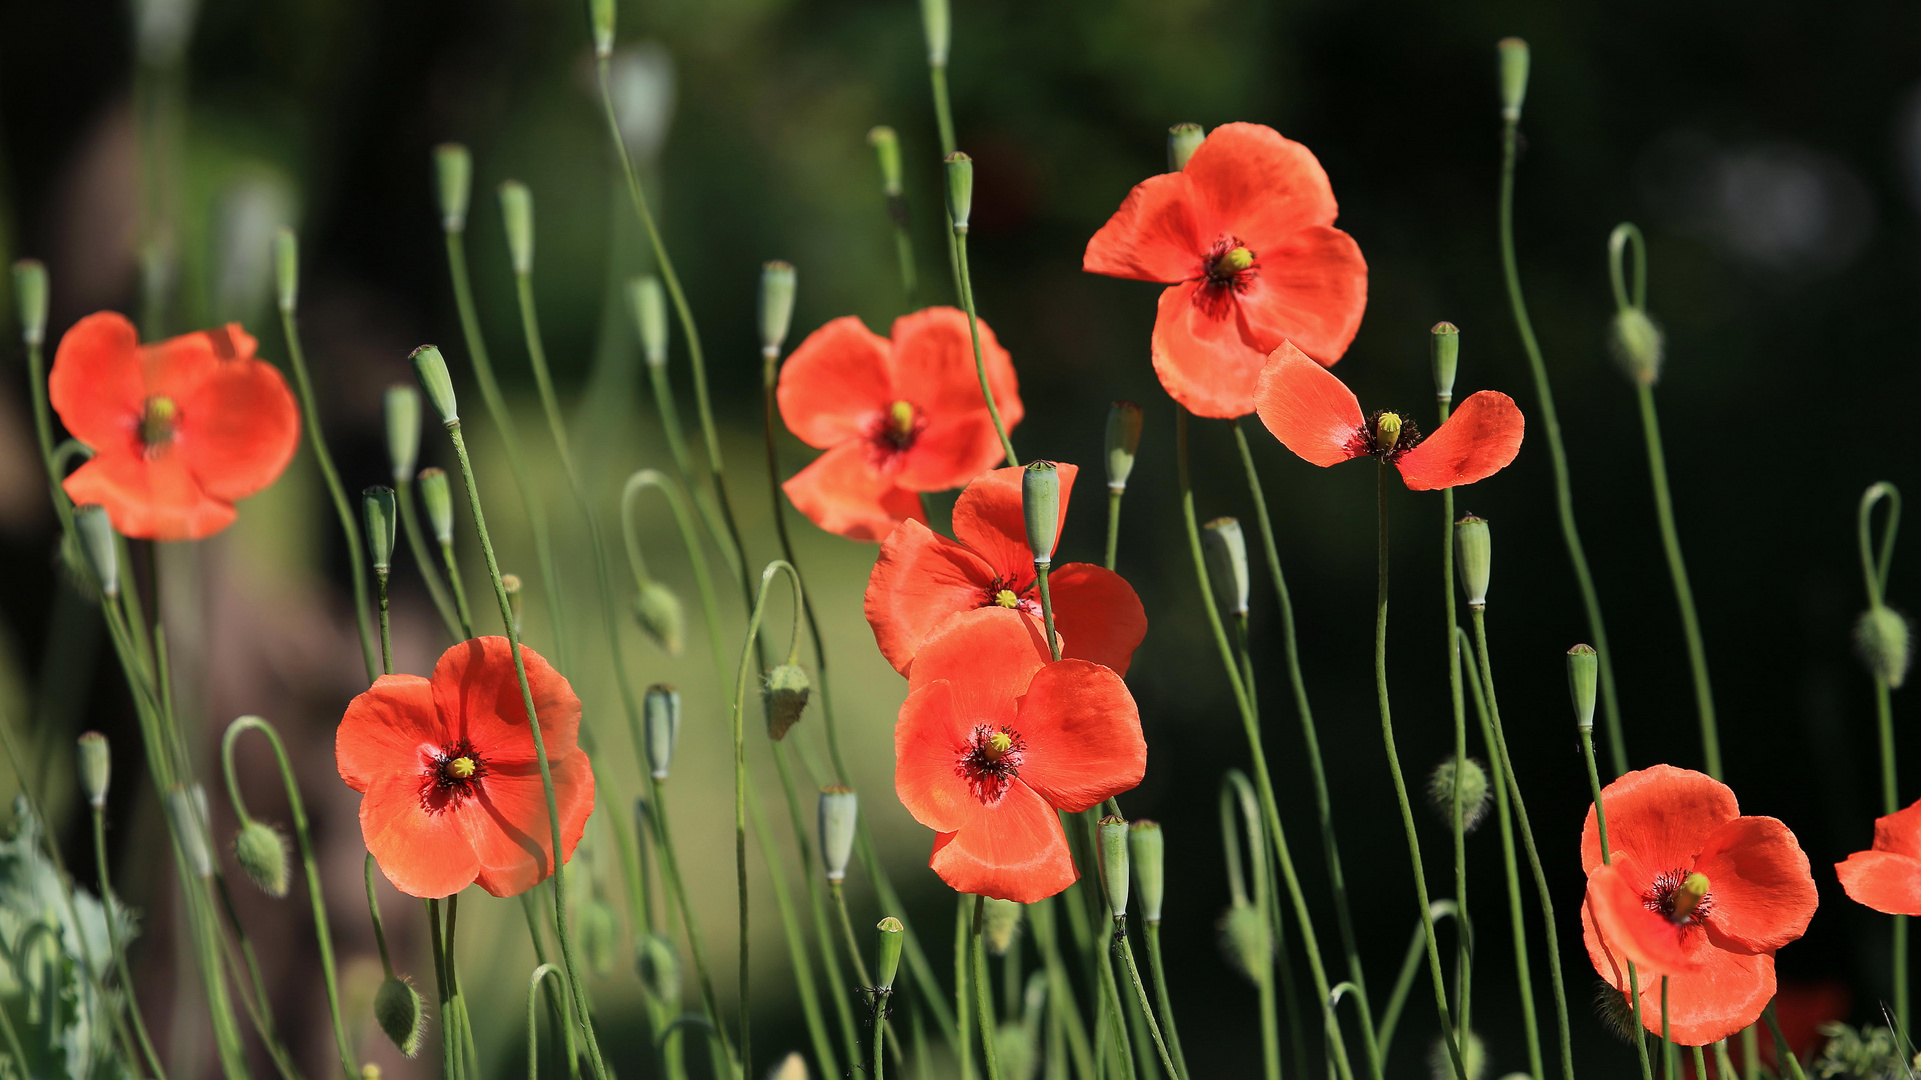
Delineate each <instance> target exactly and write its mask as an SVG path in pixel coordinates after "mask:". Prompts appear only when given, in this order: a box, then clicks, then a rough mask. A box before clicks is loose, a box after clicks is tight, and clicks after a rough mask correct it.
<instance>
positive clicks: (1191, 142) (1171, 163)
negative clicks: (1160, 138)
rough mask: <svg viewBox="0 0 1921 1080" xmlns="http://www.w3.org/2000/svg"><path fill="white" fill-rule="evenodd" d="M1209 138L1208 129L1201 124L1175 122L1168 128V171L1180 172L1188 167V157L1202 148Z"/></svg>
mask: <svg viewBox="0 0 1921 1080" xmlns="http://www.w3.org/2000/svg"><path fill="white" fill-rule="evenodd" d="M1206 140H1207V131H1206V130H1205V129H1203V128H1202V127H1201V125H1199V124H1175V125H1174V126H1173V127H1171V128H1168V129H1167V171H1168V172H1180V171H1181V170H1182V169H1185V168H1187V159H1188V158H1191V157H1193V156H1194V151H1196V150H1199V149H1200V148H1201V143H1203V142H1205V141H1206Z"/></svg>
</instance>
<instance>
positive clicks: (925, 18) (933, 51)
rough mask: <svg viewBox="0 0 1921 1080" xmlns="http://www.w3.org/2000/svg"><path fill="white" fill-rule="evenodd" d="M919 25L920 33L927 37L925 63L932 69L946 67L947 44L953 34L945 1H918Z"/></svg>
mask: <svg viewBox="0 0 1921 1080" xmlns="http://www.w3.org/2000/svg"><path fill="white" fill-rule="evenodd" d="M920 25H921V31H922V32H923V33H925V34H926V35H927V63H928V64H929V65H930V66H933V67H938V68H944V67H946V66H947V43H948V39H949V37H950V35H951V34H952V32H953V31H952V27H953V21H952V19H951V18H950V17H949V15H948V11H947V0H920Z"/></svg>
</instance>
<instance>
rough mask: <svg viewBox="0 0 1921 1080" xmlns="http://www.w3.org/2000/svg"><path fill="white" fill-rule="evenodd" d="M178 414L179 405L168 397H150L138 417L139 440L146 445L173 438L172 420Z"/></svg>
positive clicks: (157, 443)
mask: <svg viewBox="0 0 1921 1080" xmlns="http://www.w3.org/2000/svg"><path fill="white" fill-rule="evenodd" d="M179 415H180V406H178V405H176V404H174V400H173V399H172V398H170V397H150V398H148V399H147V409H146V412H145V414H144V415H142V416H141V418H140V441H141V442H143V443H146V444H147V445H148V446H156V445H159V444H161V443H165V442H167V441H169V440H171V439H172V438H173V422H174V419H175V418H176V417H178V416H179Z"/></svg>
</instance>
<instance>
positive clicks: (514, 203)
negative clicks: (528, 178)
mask: <svg viewBox="0 0 1921 1080" xmlns="http://www.w3.org/2000/svg"><path fill="white" fill-rule="evenodd" d="M500 221H501V224H502V225H504V226H506V229H507V255H508V257H509V258H510V259H511V260H512V261H513V264H514V273H516V274H531V273H533V272H534V193H533V192H531V191H529V190H527V185H526V184H523V183H521V182H520V181H518V180H508V181H506V182H504V183H502V184H501V185H500Z"/></svg>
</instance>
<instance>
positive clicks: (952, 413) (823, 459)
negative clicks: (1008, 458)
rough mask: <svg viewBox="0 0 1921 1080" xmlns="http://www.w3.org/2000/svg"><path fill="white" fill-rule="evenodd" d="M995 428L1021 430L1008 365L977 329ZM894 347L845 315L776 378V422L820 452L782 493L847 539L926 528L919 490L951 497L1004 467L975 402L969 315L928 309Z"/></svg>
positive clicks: (813, 337) (908, 323) (988, 333)
mask: <svg viewBox="0 0 1921 1080" xmlns="http://www.w3.org/2000/svg"><path fill="white" fill-rule="evenodd" d="M980 332H981V356H982V358H983V359H984V360H985V361H986V364H987V383H988V385H989V386H991V387H992V388H993V390H994V403H995V404H996V405H997V406H999V407H1000V413H1001V421H1002V422H1003V423H1005V424H1006V425H1007V429H1008V430H1009V431H1012V430H1014V426H1015V425H1016V424H1019V423H1020V421H1021V414H1022V409H1021V398H1020V389H1019V387H1018V385H1017V384H1016V382H1015V379H1014V362H1013V361H1012V360H1011V359H1009V357H1008V355H1007V350H1006V349H1003V348H1001V346H1000V342H999V341H997V340H995V338H994V332H993V331H992V330H990V329H988V328H987V324H986V323H985V322H983V323H981V324H980ZM892 333H893V339H892V340H891V341H890V340H889V339H887V338H884V337H881V336H880V335H879V334H876V333H874V332H873V331H871V330H869V329H867V327H866V326H864V325H862V324H861V321H860V320H859V319H857V318H855V317H854V316H852V315H848V316H844V317H842V318H839V319H835V320H834V321H833V322H830V323H828V324H827V325H826V326H823V327H821V328H820V329H818V330H816V331H814V332H813V333H811V334H809V335H807V340H806V341H803V342H801V343H800V347H799V348H797V349H795V350H794V352H793V355H791V356H789V357H788V358H787V363H786V364H785V365H783V366H782V367H781V371H780V389H779V392H778V393H779V401H780V416H781V419H782V420H784V421H786V423H787V430H789V431H791V432H793V433H794V435H795V437H797V438H799V439H800V441H801V442H804V443H806V444H807V445H809V446H812V447H815V448H817V449H821V450H825V451H827V452H826V453H825V454H822V455H821V456H820V457H819V458H817V459H816V460H815V461H814V463H813V464H812V465H809V466H807V467H806V468H805V469H802V470H801V471H800V472H798V473H796V474H795V475H794V477H793V479H791V480H788V481H787V482H786V483H785V484H783V485H781V487H782V489H783V490H784V491H786V492H787V497H788V499H790V500H792V501H793V504H794V508H795V509H796V510H799V511H800V512H801V513H803V514H806V515H807V516H808V518H809V519H811V520H812V521H813V522H814V524H816V525H819V526H820V527H821V528H823V529H826V530H827V531H828V532H831V533H839V534H840V535H842V536H845V537H847V538H848V539H849V540H884V539H886V538H887V534H888V533H890V532H892V531H893V530H894V526H896V525H898V524H900V523H901V522H903V521H926V520H927V518H926V515H925V514H923V513H922V512H921V505H920V499H919V498H918V497H917V496H916V494H915V493H916V492H921V491H946V490H947V489H949V488H957V487H960V486H961V485H962V484H965V483H967V482H968V481H969V480H972V479H973V478H974V477H976V476H979V475H980V474H981V472H982V471H983V470H985V469H989V468H992V467H993V465H994V462H996V461H998V460H1000V458H1001V444H1000V437H999V436H998V435H997V434H995V432H994V420H993V417H992V416H990V415H989V414H988V412H987V400H986V399H985V398H984V397H982V396H981V386H980V376H979V374H978V373H976V371H975V370H974V343H973V336H972V334H971V333H970V332H969V330H968V325H967V315H966V313H965V312H961V311H956V310H955V309H953V308H950V307H932V308H926V309H924V310H921V311H916V312H914V313H913V314H912V315H903V316H901V317H900V318H898V319H895V320H894V328H893V331H892Z"/></svg>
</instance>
